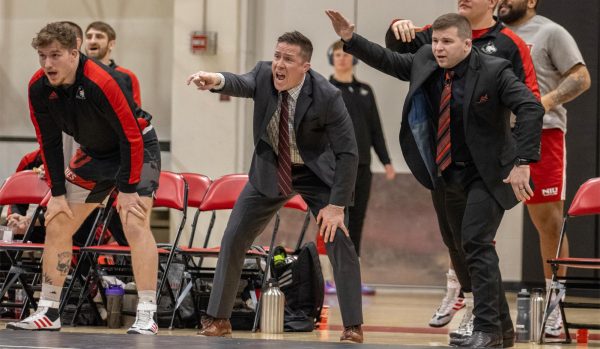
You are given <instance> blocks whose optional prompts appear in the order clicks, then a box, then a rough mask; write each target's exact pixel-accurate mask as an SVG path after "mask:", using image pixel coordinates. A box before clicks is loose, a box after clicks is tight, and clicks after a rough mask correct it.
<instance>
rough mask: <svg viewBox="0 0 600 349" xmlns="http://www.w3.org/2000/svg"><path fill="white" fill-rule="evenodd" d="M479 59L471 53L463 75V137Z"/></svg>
mask: <svg viewBox="0 0 600 349" xmlns="http://www.w3.org/2000/svg"><path fill="white" fill-rule="evenodd" d="M478 68H479V57H478V56H477V52H476V51H475V50H472V51H471V59H470V60H469V69H467V74H466V75H465V79H466V81H465V82H466V84H465V99H464V101H463V126H464V129H465V135H466V134H467V124H468V119H469V109H470V107H471V100H472V99H473V92H474V91H475V85H477V80H478V79H479V69H478Z"/></svg>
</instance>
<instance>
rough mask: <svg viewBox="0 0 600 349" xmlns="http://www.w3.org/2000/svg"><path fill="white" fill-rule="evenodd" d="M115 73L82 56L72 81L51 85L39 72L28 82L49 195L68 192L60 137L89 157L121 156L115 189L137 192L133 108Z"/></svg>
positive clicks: (138, 133)
mask: <svg viewBox="0 0 600 349" xmlns="http://www.w3.org/2000/svg"><path fill="white" fill-rule="evenodd" d="M117 74H118V73H116V72H114V71H113V70H112V69H111V68H109V67H107V66H104V65H102V64H99V63H97V62H95V61H93V60H91V59H88V58H87V57H86V56H85V55H83V54H81V53H80V58H79V64H78V67H77V72H76V77H75V82H74V83H73V84H72V85H70V86H68V87H67V86H59V87H53V86H51V85H50V83H49V82H48V78H47V77H46V75H45V74H44V71H43V69H40V70H38V71H37V72H36V73H35V74H34V75H33V77H32V78H31V81H30V82H29V109H30V113H31V120H32V122H33V125H34V127H35V132H36V135H37V139H38V142H39V144H40V148H41V150H42V158H43V160H44V164H45V168H46V179H47V181H48V184H49V185H50V187H51V189H52V195H53V196H59V195H63V194H65V193H66V189H65V175H64V162H63V151H62V134H61V132H65V133H67V134H68V135H70V136H72V137H73V138H74V139H75V141H77V142H78V143H79V144H80V145H81V149H82V150H83V151H84V152H85V153H87V154H88V155H90V156H91V157H92V158H98V159H104V158H114V157H118V158H120V161H121V162H120V164H121V166H120V169H119V173H118V175H117V188H118V189H119V191H121V192H124V193H133V192H135V189H136V185H137V183H138V182H139V181H140V174H141V171H142V163H143V159H144V142H143V140H142V130H141V128H140V125H139V124H138V122H137V119H136V117H135V115H136V114H135V110H136V108H135V104H134V102H133V98H132V96H131V93H130V92H129V91H128V89H127V88H126V87H125V86H124V82H123V80H122V79H121V78H119V76H118V75H117Z"/></svg>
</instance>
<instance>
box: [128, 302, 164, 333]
mask: <svg viewBox="0 0 600 349" xmlns="http://www.w3.org/2000/svg"><path fill="white" fill-rule="evenodd" d="M154 313H156V304H152V303H140V304H138V307H137V315H136V317H135V322H134V323H133V325H131V327H130V328H129V330H127V334H144V335H155V334H157V333H158V325H157V324H156V322H154Z"/></svg>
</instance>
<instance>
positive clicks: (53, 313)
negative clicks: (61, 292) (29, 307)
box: [46, 308, 58, 322]
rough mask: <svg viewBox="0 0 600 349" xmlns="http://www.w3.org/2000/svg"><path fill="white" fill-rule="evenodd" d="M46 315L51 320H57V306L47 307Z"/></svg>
mask: <svg viewBox="0 0 600 349" xmlns="http://www.w3.org/2000/svg"><path fill="white" fill-rule="evenodd" d="M46 316H47V317H48V319H50V321H52V322H54V321H56V320H58V309H57V308H48V310H47V311H46Z"/></svg>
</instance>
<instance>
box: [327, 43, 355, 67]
mask: <svg viewBox="0 0 600 349" xmlns="http://www.w3.org/2000/svg"><path fill="white" fill-rule="evenodd" d="M333 45H335V43H333V44H332V45H331V46H329V48H328V49H327V61H328V62H329V65H331V66H333ZM357 64H358V58H356V57H354V56H352V65H357Z"/></svg>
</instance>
